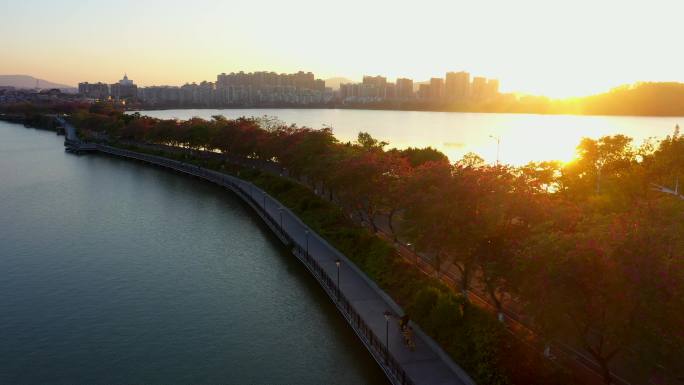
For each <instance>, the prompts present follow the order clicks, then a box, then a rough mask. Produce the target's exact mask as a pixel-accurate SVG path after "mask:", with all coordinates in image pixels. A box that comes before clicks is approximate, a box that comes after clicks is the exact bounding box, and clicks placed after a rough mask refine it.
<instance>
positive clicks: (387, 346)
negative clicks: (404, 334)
mask: <svg viewBox="0 0 684 385" xmlns="http://www.w3.org/2000/svg"><path fill="white" fill-rule="evenodd" d="M382 315H384V316H385V349H387V357H385V359H389V319H390V316H391V315H392V313H390V311H389V310H385V312H384V313H382Z"/></svg>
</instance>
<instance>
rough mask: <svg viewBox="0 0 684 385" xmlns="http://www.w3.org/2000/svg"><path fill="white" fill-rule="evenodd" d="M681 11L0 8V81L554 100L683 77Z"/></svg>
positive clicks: (369, 5)
mask: <svg viewBox="0 0 684 385" xmlns="http://www.w3.org/2000/svg"><path fill="white" fill-rule="evenodd" d="M682 14H684V3H682V2H681V1H679V0H670V1H666V0H649V1H630V0H621V1H613V0H601V1H597V0H573V1H553V0H516V1H510V0H502V1H493V0H488V1H487V0H486V1H460V0H446V1H438V0H423V1H420V2H398V1H389V0H373V1H362V0H347V1H344V2H339V1H324V0H290V1H276V0H273V1H267V0H248V1H242V0H236V1H218V0H193V1H191V2H188V1H175V0H174V1H169V0H166V1H161V0H146V1H96V0H93V1H87V2H86V1H76V0H0V36H2V38H0V56H1V60H0V74H29V75H33V76H36V77H40V78H44V79H46V80H51V81H55V82H61V83H66V84H71V85H75V84H76V83H78V82H79V81H91V82H92V81H106V82H114V81H116V80H118V79H119V78H120V77H121V75H122V74H123V73H124V72H127V73H128V74H129V76H130V77H131V78H132V79H134V80H135V81H136V82H137V83H138V84H141V85H154V84H156V85H159V84H171V85H179V84H182V83H184V82H186V81H201V80H215V77H216V74H218V73H220V72H231V71H239V70H245V71H253V70H273V71H277V72H291V71H296V70H299V69H302V70H305V71H313V72H314V73H316V75H318V76H319V77H322V78H326V77H332V76H345V77H348V78H351V79H360V78H361V76H362V75H364V74H382V75H386V76H388V77H389V78H390V79H394V78H395V77H397V76H402V77H404V76H405V77H411V78H413V79H415V80H418V81H420V80H425V79H428V78H429V77H432V76H444V73H445V72H446V71H449V70H456V71H458V70H467V71H470V72H471V73H473V74H478V75H483V76H488V77H495V78H499V79H500V80H501V88H502V91H518V92H527V93H535V94H545V95H549V96H554V97H564V96H574V95H584V94H589V93H594V92H599V91H603V90H606V89H608V88H610V87H613V86H616V85H619V84H623V83H632V82H635V81H640V80H653V81H684V52H683V51H682V50H681V37H682V23H681V15H682Z"/></svg>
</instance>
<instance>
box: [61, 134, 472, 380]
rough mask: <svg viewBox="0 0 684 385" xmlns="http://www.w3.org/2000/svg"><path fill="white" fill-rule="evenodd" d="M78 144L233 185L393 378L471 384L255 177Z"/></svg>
mask: <svg viewBox="0 0 684 385" xmlns="http://www.w3.org/2000/svg"><path fill="white" fill-rule="evenodd" d="M65 145H67V147H69V146H74V145H75V143H73V142H72V143H67V142H65ZM78 145H86V146H88V147H87V150H88V151H94V152H95V151H96V152H100V153H103V154H108V155H112V156H117V157H121V158H127V159H133V160H138V161H142V162H145V163H148V164H152V165H156V166H160V167H164V168H167V169H171V170H174V171H177V172H180V173H183V174H187V175H191V176H194V177H198V178H201V179H204V180H206V181H209V182H212V183H214V184H217V185H219V186H222V187H224V188H227V189H230V190H231V191H233V192H234V193H235V194H236V195H238V196H239V197H240V198H241V199H242V200H244V201H245V202H246V203H247V204H248V205H249V206H250V207H252V208H253V209H254V211H255V212H256V213H257V215H259V217H261V218H262V219H263V221H264V222H265V223H266V225H267V226H268V227H269V228H270V229H271V230H272V231H273V233H274V234H275V235H276V236H277V237H278V238H279V239H280V240H281V242H283V244H285V245H286V246H287V247H288V248H289V249H290V250H291V251H292V254H293V255H294V256H295V257H296V258H297V259H299V260H300V261H301V262H302V263H303V264H304V266H305V267H306V268H307V269H308V270H309V272H310V273H311V274H312V275H313V277H314V278H315V279H316V280H317V281H318V282H319V284H320V285H321V287H322V288H323V290H324V291H325V292H326V293H327V294H328V296H329V297H330V299H331V300H332V301H333V303H334V304H335V306H336V307H337V309H338V311H339V312H340V314H341V315H342V316H343V317H344V319H345V320H346V321H347V323H348V324H349V325H350V327H351V328H352V330H354V332H355V333H356V335H357V336H358V337H359V339H360V340H361V342H362V343H363V344H364V346H366V348H367V349H368V351H369V352H370V354H371V356H372V357H373V358H374V359H375V361H376V362H377V363H378V365H379V366H380V368H381V369H382V370H383V371H384V372H385V374H386V375H387V378H388V379H389V380H390V382H391V383H392V384H395V385H413V384H415V385H428V384H429V385H474V384H475V382H474V381H473V380H472V379H471V378H470V377H469V376H468V374H467V373H466V372H465V371H464V370H463V369H461V368H460V367H459V366H458V365H457V364H456V363H454V362H453V360H452V359H451V358H450V357H449V356H448V355H447V354H446V353H445V352H444V351H443V350H442V348H441V347H440V346H439V345H437V343H436V342H434V340H432V338H430V337H429V336H427V335H426V334H425V333H423V332H422V330H420V328H419V327H418V326H417V325H415V324H412V327H413V329H414V332H415V333H414V341H415V350H413V351H411V350H409V348H408V347H407V346H406V345H405V344H404V341H403V335H402V334H401V331H400V328H399V323H398V319H399V317H401V316H402V315H404V312H403V310H402V309H401V307H400V306H399V305H397V304H396V303H395V302H394V301H393V300H392V298H390V297H389V296H388V295H387V294H386V293H385V292H384V291H382V290H381V289H380V288H379V287H378V286H377V285H376V284H375V283H374V282H373V281H371V280H370V279H369V278H368V277H367V276H366V275H365V274H364V273H363V272H362V271H361V270H360V269H359V268H358V267H357V266H356V265H355V264H354V263H353V262H351V261H350V260H349V259H348V258H347V257H346V256H344V255H343V254H342V253H340V252H339V251H338V250H337V249H335V248H334V247H333V246H332V245H330V244H329V243H328V242H327V241H325V240H324V239H323V238H322V237H320V236H319V235H318V234H316V233H315V232H314V231H313V230H311V229H310V228H309V227H308V226H306V225H305V224H304V223H303V222H302V221H301V220H300V219H299V218H298V217H297V216H296V215H295V214H294V213H293V212H291V211H290V210H289V209H287V208H286V207H284V206H283V205H282V204H281V203H280V202H279V201H277V200H276V199H274V198H273V197H271V196H270V195H268V194H267V193H266V192H265V191H263V190H261V189H260V188H259V187H257V186H256V185H254V184H253V183H251V182H247V181H245V180H242V179H240V178H237V177H234V176H232V175H227V174H224V173H220V172H217V171H213V170H209V169H205V168H202V167H198V166H195V165H191V164H188V163H183V162H179V161H175V160H172V159H168V158H164V157H160V156H154V155H148V154H142V153H138V152H135V151H129V150H124V149H120V148H116V147H111V146H106V145H102V144H94V143H87V144H86V143H79V144H78ZM337 261H339V267H338V264H337V263H336V262H337ZM338 277H339V278H338ZM338 283H339V285H338ZM386 314H387V316H386Z"/></svg>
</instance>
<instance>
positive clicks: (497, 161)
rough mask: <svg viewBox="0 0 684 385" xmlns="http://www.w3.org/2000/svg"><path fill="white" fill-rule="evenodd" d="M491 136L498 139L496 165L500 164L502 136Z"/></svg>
mask: <svg viewBox="0 0 684 385" xmlns="http://www.w3.org/2000/svg"><path fill="white" fill-rule="evenodd" d="M489 137H490V138H492V139H494V140H496V165H497V166H498V165H499V150H500V148H501V137H500V136H494V135H489Z"/></svg>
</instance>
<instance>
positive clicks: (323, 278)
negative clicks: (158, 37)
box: [96, 144, 414, 385]
mask: <svg viewBox="0 0 684 385" xmlns="http://www.w3.org/2000/svg"><path fill="white" fill-rule="evenodd" d="M96 147H97V150H99V151H101V152H104V153H107V154H112V155H117V156H121V157H126V158H131V159H136V160H140V161H144V162H147V163H151V164H154V165H158V166H162V167H166V168H170V169H173V170H176V171H179V172H182V173H185V174H190V175H193V176H196V177H200V178H203V179H205V180H207V181H210V182H212V183H216V184H218V185H220V186H223V187H228V188H230V189H231V190H232V191H234V192H235V193H236V194H237V195H238V196H240V197H241V198H242V199H243V200H245V201H246V202H247V203H248V204H249V205H250V206H251V207H252V208H253V209H254V210H255V211H256V212H257V214H258V215H259V216H260V217H261V218H262V219H264V221H265V222H266V224H267V225H268V226H269V227H270V228H271V230H273V232H274V233H275V234H276V235H277V236H278V237H279V238H280V239H281V240H282V241H283V242H284V243H285V244H286V245H290V246H292V247H293V249H292V252H293V254H294V255H295V256H296V257H297V258H298V259H299V260H300V261H301V262H302V263H303V264H304V265H305V266H306V268H307V269H308V270H309V272H311V274H312V275H313V277H314V278H315V279H316V280H317V281H318V283H319V284H320V285H321V287H322V288H323V290H324V291H325V292H326V293H327V294H328V296H329V297H330V299H331V300H332V301H333V303H334V304H335V305H336V306H337V309H338V310H339V311H340V313H341V314H342V315H343V317H344V318H345V320H346V321H347V323H348V324H349V325H350V326H351V327H352V329H353V330H354V332H355V333H356V334H357V336H358V337H359V339H360V340H361V342H362V343H363V344H364V345H365V346H366V348H367V349H368V351H369V352H370V353H371V355H372V356H373V358H374V359H375V360H376V361H377V363H378V364H379V365H380V367H381V368H382V369H383V371H384V372H385V374H386V375H387V377H388V378H389V379H390V381H391V382H392V383H393V384H395V385H413V384H414V382H413V381H412V380H411V378H410V377H409V376H408V375H407V374H406V372H405V370H404V369H403V367H402V366H401V364H399V362H398V361H397V360H396V359H395V357H394V356H393V355H392V353H391V351H390V350H389V349H388V348H387V346H386V344H384V343H383V342H382V339H381V338H379V337H378V336H377V335H376V334H375V332H374V331H373V330H372V329H371V328H370V327H369V326H368V324H367V323H366V321H365V320H364V319H363V317H362V316H361V315H360V314H359V312H358V311H357V310H356V309H355V308H354V306H353V304H352V303H351V302H350V301H349V300H348V299H347V297H346V296H345V295H344V294H343V293H342V291H341V290H340V288H339V287H338V286H337V283H336V281H335V279H333V278H332V277H331V276H330V275H329V274H328V273H327V272H326V271H325V269H323V267H321V265H320V264H319V263H318V261H316V259H315V258H313V257H312V256H311V255H310V254H309V253H308V252H307V251H306V249H305V247H304V246H303V245H301V244H299V243H298V242H297V241H296V240H295V239H294V238H292V237H291V236H290V234H288V233H287V232H286V231H285V230H284V229H283V228H281V227H280V224H279V223H278V222H277V221H276V220H275V218H273V217H272V216H271V215H270V214H269V213H268V211H266V210H265V209H264V208H263V207H262V206H261V205H260V204H259V202H257V200H256V199H254V198H253V197H252V194H251V191H246V189H245V187H246V186H250V185H251V183H250V182H245V181H243V180H241V179H239V178H236V177H233V176H231V175H226V174H223V173H219V172H216V171H211V170H207V169H205V168H202V167H199V166H194V165H190V164H187V163H184V162H180V161H176V160H172V159H168V158H164V157H161V156H155V155H148V154H142V153H139V152H135V151H129V150H124V149H120V148H115V147H111V146H105V145H101V144H98V145H97V146H96ZM250 187H253V186H250ZM309 231H311V230H309Z"/></svg>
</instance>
